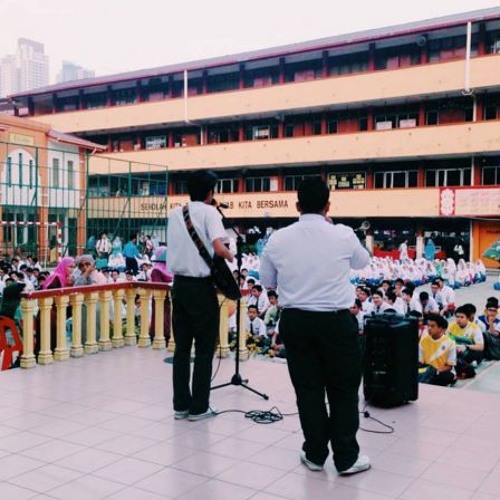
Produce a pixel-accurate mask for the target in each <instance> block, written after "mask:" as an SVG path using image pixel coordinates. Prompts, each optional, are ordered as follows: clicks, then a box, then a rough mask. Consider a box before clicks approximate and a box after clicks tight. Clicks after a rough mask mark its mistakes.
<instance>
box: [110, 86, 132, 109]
mask: <svg viewBox="0 0 500 500" xmlns="http://www.w3.org/2000/svg"><path fill="white" fill-rule="evenodd" d="M136 100H137V92H136V89H122V90H115V91H114V92H113V99H112V101H113V102H114V104H115V106H123V105H125V104H134V103H135V102H136Z"/></svg>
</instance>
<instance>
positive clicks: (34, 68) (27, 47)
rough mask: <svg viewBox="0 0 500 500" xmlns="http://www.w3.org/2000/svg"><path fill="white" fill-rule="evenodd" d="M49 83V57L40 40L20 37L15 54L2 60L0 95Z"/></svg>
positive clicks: (0, 67)
mask: <svg viewBox="0 0 500 500" xmlns="http://www.w3.org/2000/svg"><path fill="white" fill-rule="evenodd" d="M48 84H49V58H48V56H47V55H45V49H44V45H43V44H42V43H40V42H35V41H33V40H28V39H27V38H19V40H18V41H17V52H16V54H15V55H7V56H5V57H3V58H2V59H1V60H0V96H7V95H10V94H14V93H16V92H23V91H26V90H32V89H35V88H38V87H44V86H47V85H48Z"/></svg>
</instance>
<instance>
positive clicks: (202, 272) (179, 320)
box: [167, 170, 233, 421]
mask: <svg viewBox="0 0 500 500" xmlns="http://www.w3.org/2000/svg"><path fill="white" fill-rule="evenodd" d="M216 183H217V176H216V175H215V174H214V173H213V172H210V171H208V170H199V171H196V172H193V173H192V174H191V175H190V177H189V179H188V186H187V187H188V192H189V196H190V200H191V201H190V202H189V203H188V205H187V206H188V209H189V216H190V218H191V222H192V225H193V228H194V229H195V231H196V233H197V234H198V236H199V238H200V240H201V242H202V243H203V245H204V246H205V248H206V249H207V251H208V253H209V254H210V255H211V256H212V257H213V255H214V254H217V255H218V256H220V257H223V258H224V259H227V260H229V261H232V260H233V254H232V253H231V252H230V251H229V250H228V249H227V248H226V247H225V246H224V241H225V240H226V238H227V236H226V231H225V229H224V226H223V224H222V221H221V216H220V214H219V213H218V212H217V209H216V208H215V207H214V206H212V201H213V196H214V189H215V185H216ZM167 240H168V249H169V268H170V270H171V271H172V272H173V273H174V285H173V288H172V306H173V314H172V324H173V331H174V336H175V352H174V365H173V385H174V412H175V414H174V417H175V419H177V420H179V419H183V418H187V419H188V420H190V421H197V420H200V419H203V418H206V417H210V416H212V415H214V414H215V413H216V411H215V410H214V409H213V408H210V405H209V398H210V377H211V376H212V360H213V355H214V349H215V343H216V340H217V336H218V334H219V302H218V300H217V292H216V289H215V287H214V283H213V279H212V277H211V272H210V268H209V267H208V265H207V264H206V263H205V261H204V260H203V258H202V257H201V256H200V254H199V251H198V248H197V247H196V245H195V243H194V241H193V240H192V238H191V236H190V234H189V232H188V230H187V228H186V223H185V220H184V215H183V212H182V207H178V208H176V209H174V210H173V211H172V213H171V214H170V217H169V220H168V230H167ZM193 341H194V345H195V359H194V369H193V380H192V383H191V386H190V378H191V373H190V372H191V369H190V357H191V347H192V345H193Z"/></svg>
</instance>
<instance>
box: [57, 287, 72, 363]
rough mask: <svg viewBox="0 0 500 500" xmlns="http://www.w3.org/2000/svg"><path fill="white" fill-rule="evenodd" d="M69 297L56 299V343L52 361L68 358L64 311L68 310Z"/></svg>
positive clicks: (61, 296)
mask: <svg viewBox="0 0 500 500" xmlns="http://www.w3.org/2000/svg"><path fill="white" fill-rule="evenodd" d="M68 303H69V297H68V296H67V295H59V296H58V297H56V310H57V325H56V327H57V330H56V336H57V343H56V348H55V349H54V359H55V360H56V361H64V360H66V359H68V358H69V351H68V346H67V342H66V311H67V309H68Z"/></svg>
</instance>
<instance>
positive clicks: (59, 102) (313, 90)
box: [10, 8, 500, 266]
mask: <svg viewBox="0 0 500 500" xmlns="http://www.w3.org/2000/svg"><path fill="white" fill-rule="evenodd" d="M10 97H11V102H12V103H13V104H14V105H15V106H16V109H18V110H24V112H25V114H27V115H28V116H29V117H31V118H33V119H35V120H36V121H38V122H42V123H45V124H49V125H50V126H51V127H53V128H54V129H57V130H60V131H62V132H65V133H71V134H74V135H76V136H78V137H80V138H82V139H84V140H86V141H90V142H91V143H95V144H99V145H101V146H102V147H103V148H105V150H104V151H102V152H100V151H96V152H95V154H93V155H92V156H91V157H90V160H89V178H88V189H87V195H88V197H89V203H88V210H89V213H88V215H89V217H90V218H89V220H90V219H92V218H94V223H95V224H97V223H99V224H100V225H101V226H103V225H104V226H105V227H109V228H110V230H111V231H112V229H113V227H116V226H117V225H120V224H121V225H122V226H121V227H125V226H124V223H123V222H121V220H122V218H124V214H125V215H126V217H125V218H126V219H127V220H126V222H125V224H130V223H131V221H133V219H134V218H135V219H136V222H138V223H139V226H140V228H141V229H144V231H148V230H150V231H151V228H153V229H154V227H156V226H157V225H158V224H162V221H164V219H165V218H166V217H168V211H169V210H170V209H171V208H172V207H174V206H177V205H178V204H181V203H183V202H184V201H185V200H186V199H187V196H186V175H187V174H188V172H189V171H192V170H195V169H199V168H206V167H209V168H211V169H214V170H215V171H216V172H217V173H218V175H219V177H220V181H219V185H218V191H219V193H220V194H219V195H218V196H217V198H218V200H219V201H223V202H225V203H227V204H228V205H229V208H228V209H227V210H226V212H227V216H228V217H230V218H234V219H235V220H237V221H238V224H239V225H240V226H241V227H242V228H253V227H254V226H257V227H259V228H261V230H262V231H263V230H264V228H265V227H267V226H273V227H279V226H282V225H285V224H288V223H290V222H291V221H293V220H294V219H295V218H296V217H297V213H296V210H295V199H296V194H295V190H296V187H297V185H298V183H299V182H300V181H301V180H302V179H304V178H305V177H307V176H310V175H321V176H323V177H324V179H325V180H327V182H328V183H329V185H330V186H331V210H330V215H331V217H332V218H333V219H334V221H338V222H343V223H346V224H349V225H351V226H352V227H354V228H357V227H359V226H360V225H361V223H362V221H368V222H369V224H370V229H369V230H368V232H367V233H368V237H369V238H370V241H371V242H373V244H374V245H375V246H376V247H377V249H378V250H379V251H382V250H390V249H391V248H392V247H394V245H396V246H397V244H398V243H399V241H400V240H402V239H405V238H409V239H410V244H412V245H415V246H416V250H417V254H419V253H420V252H421V249H422V247H423V244H424V239H425V237H429V236H431V235H432V236H433V237H434V238H435V241H436V240H437V243H438V245H440V246H441V247H442V249H443V250H444V251H445V252H448V253H449V252H451V251H452V248H453V246H454V244H455V243H456V241H457V240H460V241H461V242H462V243H463V244H464V246H465V247H466V248H467V250H468V254H467V255H466V256H467V257H470V258H478V257H480V256H481V255H482V253H483V252H484V251H485V250H486V248H488V247H489V246H490V245H491V243H492V242H493V241H495V240H496V239H497V238H499V237H500V122H499V120H500V8H491V9H484V10H478V11H474V12H467V13H463V14H458V15H452V16H447V17H442V18H436V19H430V20H425V21H420V22H412V23H408V24H402V25H398V26H391V27H387V28H376V29H371V30H368V31H363V32H357V33H349V34H346V35H339V36H333V37H328V38H322V39H319V40H313V41H306V42H300V43H295V44H291V45H287V46H281V47H272V48H266V49H262V50H256V51H252V52H246V53H241V54H233V55H228V56H223V57H217V58H212V59H205V60H201V61H194V62H187V63H185V64H175V65H170V66H165V67H160V68H154V69H144V70H139V71H131V72H128V73H122V74H118V75H112V76H106V77H97V78H91V79H87V80H84V81H75V82H67V83H62V84H57V85H52V86H49V87H45V88H41V89H36V90H32V91H29V92H23V93H19V94H16V95H14V96H10ZM152 166H154V168H153V167H152ZM131 175H132V176H133V178H131ZM131 206H133V207H134V210H133V214H134V216H133V217H131V216H130V213H132V212H130V207H131ZM142 220H144V221H145V220H150V221H151V220H153V221H156V222H155V223H154V224H153V223H151V228H150V227H147V225H146V224H145V223H143V222H141V221H142ZM95 221H97V223H96V222H95ZM106 225H107V226H106ZM365 227H366V226H365ZM486 264H487V265H490V266H494V265H496V263H495V262H494V261H490V262H486Z"/></svg>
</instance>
